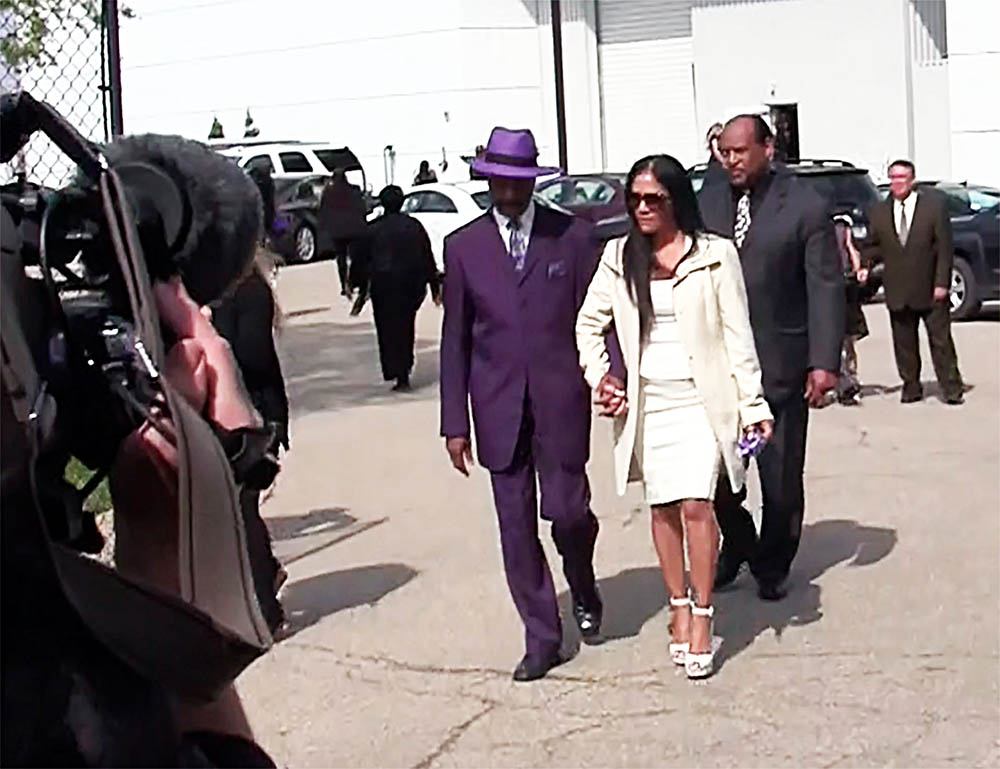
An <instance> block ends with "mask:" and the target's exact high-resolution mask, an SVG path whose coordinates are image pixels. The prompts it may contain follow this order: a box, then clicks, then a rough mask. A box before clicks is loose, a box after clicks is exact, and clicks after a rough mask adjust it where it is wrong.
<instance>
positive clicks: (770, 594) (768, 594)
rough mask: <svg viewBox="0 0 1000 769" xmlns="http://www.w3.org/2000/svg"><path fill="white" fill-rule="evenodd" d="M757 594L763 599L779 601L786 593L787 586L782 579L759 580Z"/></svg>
mask: <svg viewBox="0 0 1000 769" xmlns="http://www.w3.org/2000/svg"><path fill="white" fill-rule="evenodd" d="M757 595H759V596H760V598H761V600H763V601H780V600H781V599H782V598H784V597H785V596H786V595H788V587H787V586H786V585H785V581H784V580H782V579H779V580H761V581H760V582H758V583H757Z"/></svg>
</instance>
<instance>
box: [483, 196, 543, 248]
mask: <svg viewBox="0 0 1000 769" xmlns="http://www.w3.org/2000/svg"><path fill="white" fill-rule="evenodd" d="M493 219H494V221H496V223H497V227H499V228H500V237H501V238H503V245H504V248H506V249H507V253H510V229H509V228H508V226H507V225H508V222H510V217H508V216H504V215H503V214H501V213H500V212H499V211H498V210H497V208H496V206H494V207H493ZM520 222H521V232H523V233H524V250H525V251H526V252H527V250H528V244H529V243H530V242H531V228H532V226H534V224H535V201H534V200H532V201H531V202H530V203H528V208H527V209H526V210H525V212H524V213H523V214H521V220H520Z"/></svg>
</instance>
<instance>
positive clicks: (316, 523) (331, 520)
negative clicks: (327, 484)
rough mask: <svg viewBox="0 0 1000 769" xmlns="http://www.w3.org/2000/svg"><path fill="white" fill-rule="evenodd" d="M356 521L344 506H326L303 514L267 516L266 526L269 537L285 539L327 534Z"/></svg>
mask: <svg viewBox="0 0 1000 769" xmlns="http://www.w3.org/2000/svg"><path fill="white" fill-rule="evenodd" d="M357 522H358V519H357V518H355V517H354V516H353V515H349V514H348V512H347V508H346V507H327V508H323V509H320V510H310V511H309V512H308V513H306V514H305V515H292V516H282V517H280V518H268V519H267V528H268V529H269V530H270V532H271V539H276V540H285V539H294V538H295V537H308V536H311V535H313V534H327V533H331V532H334V531H339V530H341V529H345V528H347V527H348V526H350V525H352V524H354V523H357Z"/></svg>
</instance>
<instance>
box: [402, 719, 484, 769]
mask: <svg viewBox="0 0 1000 769" xmlns="http://www.w3.org/2000/svg"><path fill="white" fill-rule="evenodd" d="M496 707H497V703H496V702H491V703H489V704H488V705H487V706H486V707H485V708H483V709H482V710H480V711H479V712H478V713H476V714H475V715H473V716H471V717H470V718H467V719H466V720H465V721H463V722H462V723H460V724H459V725H458V726H453V727H452V728H451V729H449V730H448V736H447V737H445V738H444V741H443V742H442V743H441V744H440V745H438V746H437V747H436V748H435V749H434V750H433V751H431V752H430V753H429V754H428V755H427V756H426V757H425V758H424V759H423V760H422V761H420V763H418V764H415V765H414V767H413V769H429V767H431V766H432V765H433V764H434V762H435V761H437V760H438V759H439V758H440V757H441V756H443V755H444V754H445V753H447V752H448V751H449V750H451V749H452V747H453V746H454V745H455V743H456V742H458V740H459V739H460V738H461V737H462V735H463V734H465V733H466V732H467V731H468V730H469V729H470V728H471V727H472V725H473V724H475V723H476V721H478V720H479V719H481V718H483V717H485V716H487V715H489V713H490V712H491V711H493V710H494V709H495V708H496Z"/></svg>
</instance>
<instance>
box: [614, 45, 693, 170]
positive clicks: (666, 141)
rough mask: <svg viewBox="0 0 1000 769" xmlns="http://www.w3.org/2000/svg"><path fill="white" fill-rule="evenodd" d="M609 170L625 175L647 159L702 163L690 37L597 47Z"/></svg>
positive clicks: (686, 163) (687, 163)
mask: <svg viewBox="0 0 1000 769" xmlns="http://www.w3.org/2000/svg"><path fill="white" fill-rule="evenodd" d="M598 55H599V60H600V72H601V97H602V105H603V118H604V150H605V167H606V168H607V169H608V170H610V171H626V170H628V168H629V167H630V166H631V165H632V163H633V162H635V161H636V160H638V159H639V158H640V157H642V156H643V155H649V154H652V153H656V152H666V153H668V154H670V155H673V156H674V157H676V158H677V159H678V160H680V161H681V162H682V163H684V164H685V165H690V164H692V163H695V162H697V161H698V160H701V158H700V156H699V155H698V140H697V135H698V130H697V126H696V120H695V105H694V84H693V78H692V75H691V73H692V66H693V49H692V39H691V38H690V37H677V38H672V39H659V40H638V41H634V42H626V43H602V44H600V45H599V47H598Z"/></svg>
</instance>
